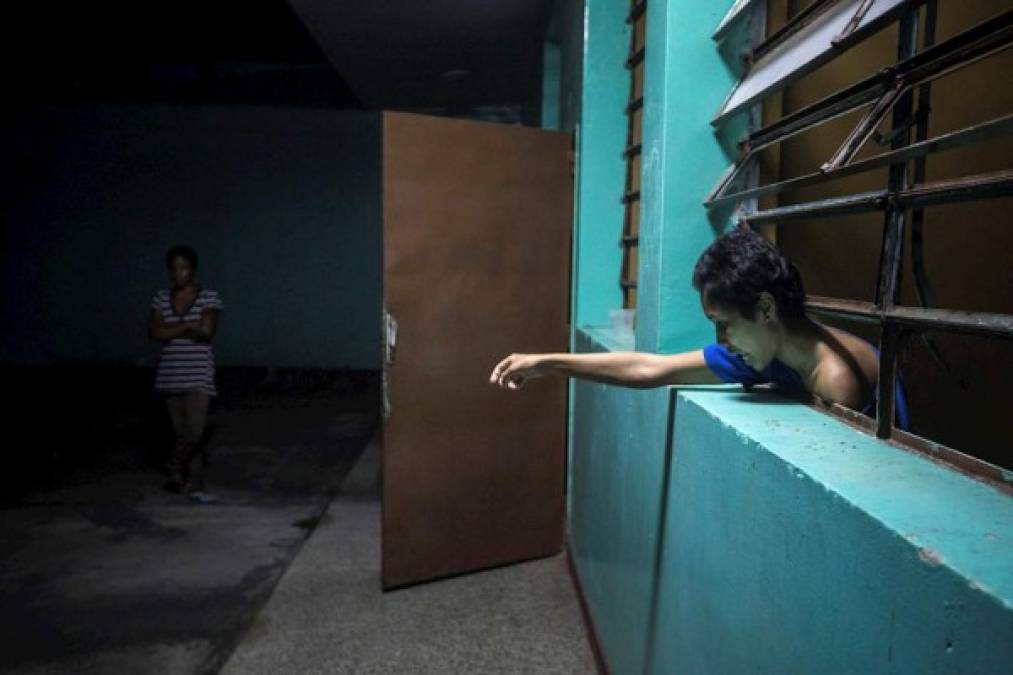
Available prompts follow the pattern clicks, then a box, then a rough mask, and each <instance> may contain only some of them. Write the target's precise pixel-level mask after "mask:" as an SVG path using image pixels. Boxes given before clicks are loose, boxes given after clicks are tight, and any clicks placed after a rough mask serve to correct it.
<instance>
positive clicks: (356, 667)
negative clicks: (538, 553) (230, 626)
mask: <svg viewBox="0 0 1013 675" xmlns="http://www.w3.org/2000/svg"><path fill="white" fill-rule="evenodd" d="M378 455H379V451H378V449H377V447H376V446H375V445H371V446H370V449H368V450H367V452H366V453H365V454H364V455H363V457H362V459H361V460H360V464H359V465H358V466H357V467H356V470H354V471H353V472H352V474H351V475H350V476H349V479H348V481H347V483H348V491H347V493H346V491H345V490H344V489H343V490H342V494H341V495H339V496H338V497H337V498H336V499H335V500H334V501H333V502H331V504H330V506H329V508H328V510H327V513H326V514H325V515H324V517H323V518H322V519H321V522H320V524H319V525H318V526H317V528H316V530H315V531H314V532H313V535H312V537H311V538H310V539H309V540H308V541H307V543H306V545H305V546H304V547H303V549H302V550H301V551H300V553H299V556H298V557H297V558H296V560H295V561H294V562H293V563H292V565H291V566H290V567H289V569H288V571H287V572H286V573H285V576H284V578H283V579H282V580H281V582H280V583H279V584H278V587H277V588H276V589H275V591H274V593H273V594H272V596H271V599H270V600H269V601H268V603H267V605H266V606H265V607H264V609H263V610H262V611H261V612H260V613H259V614H258V616H257V618H256V621H255V622H254V625H253V627H252V628H251V629H250V631H249V632H247V633H246V635H245V636H244V638H243V640H242V642H241V643H240V644H239V646H238V648H237V649H236V651H235V652H234V653H233V654H232V657H231V658H230V659H229V661H228V662H227V663H226V665H225V668H224V669H223V670H222V674H223V675H259V674H261V673H263V674H265V675H266V674H272V675H273V674H276V673H299V674H305V675H311V674H313V673H321V674H323V673H329V674H333V675H339V674H345V673H347V674H349V675H352V674H355V675H360V674H361V675H370V674H377V675H379V674H384V675H398V674H402V673H403V674H406V675H407V674H409V673H410V674H413V675H414V674H419V675H424V674H433V675H437V674H440V675H442V674H448V673H466V674H472V673H482V674H497V673H518V674H521V673H527V674H530V673H546V674H548V673H560V674H562V673H567V674H569V673H573V674H581V675H584V674H589V673H594V672H596V669H595V662H594V656H593V653H592V651H591V648H590V645H589V642H588V639H587V636H586V634H585V630H584V625H583V623H582V620H581V615H580V607H579V605H578V601H577V597H576V594H575V592H574V589H573V585H572V583H571V581H570V577H569V573H568V571H567V569H566V562H565V560H564V558H563V556H561V555H560V556H555V557H552V558H547V559H542V560H537V561H532V562H526V563H521V564H517V565H510V566H507V567H501V568H498V569H494V570H489V571H485V572H480V573H476V574H469V575H464V576H460V577H456V578H453V579H447V580H442V581H437V582H433V583H429V584H422V585H419V586H413V587H410V588H403V589H399V590H395V591H391V592H389V593H383V592H382V591H381V589H380V503H379V501H377V499H375V497H371V495H370V492H371V491H370V489H369V485H370V484H373V480H371V478H370V477H371V476H376V475H378V474H376V473H374V472H372V471H371V470H369V467H372V466H375V465H376V463H377V462H378ZM364 467H366V468H365V470H364Z"/></svg>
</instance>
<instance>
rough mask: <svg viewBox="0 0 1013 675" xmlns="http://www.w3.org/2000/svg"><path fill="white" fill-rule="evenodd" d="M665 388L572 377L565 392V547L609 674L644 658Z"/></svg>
mask: <svg viewBox="0 0 1013 675" xmlns="http://www.w3.org/2000/svg"><path fill="white" fill-rule="evenodd" d="M606 345H609V346H608V347H607V346H606ZM576 346H577V351H580V352H598V351H608V350H609V349H610V348H617V347H618V348H622V347H624V346H625V345H615V344H614V343H613V342H612V341H611V340H610V339H609V336H608V335H607V334H604V335H603V334H602V333H600V332H594V331H592V332H590V333H588V332H585V331H578V334H577V345H576ZM668 397H669V394H668V391H667V390H665V389H655V390H646V391H644V390H632V389H621V388H618V387H609V386H606V385H602V384H595V383H590V382H576V383H575V385H574V393H573V396H572V398H571V401H572V404H573V409H574V417H575V424H574V427H573V445H572V448H573V450H572V453H573V454H572V460H571V464H570V508H569V516H568V517H569V522H568V527H569V537H570V551H571V555H572V556H573V560H574V564H575V566H576V568H577V571H578V574H579V576H580V579H581V583H582V587H583V590H584V596H585V598H586V599H587V602H588V604H589V605H590V608H591V613H592V616H593V620H594V623H595V627H596V629H597V632H598V636H599V638H600V639H601V643H602V645H601V646H602V650H603V651H604V653H605V657H606V660H607V662H608V665H609V668H610V670H611V672H612V673H615V674H616V675H619V674H621V673H640V672H642V668H643V664H644V663H645V654H646V649H647V636H648V635H649V634H650V631H649V619H650V608H651V600H652V598H653V597H655V585H656V584H655V576H656V573H655V559H656V555H657V542H658V540H659V537H660V534H661V530H660V527H661V525H662V520H661V515H660V513H661V506H662V503H663V502H662V479H663V476H664V475H665V471H664V463H665V436H666V427H667V425H666V414H667V405H666V403H667V400H668Z"/></svg>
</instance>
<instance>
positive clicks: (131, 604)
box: [0, 395, 595, 675]
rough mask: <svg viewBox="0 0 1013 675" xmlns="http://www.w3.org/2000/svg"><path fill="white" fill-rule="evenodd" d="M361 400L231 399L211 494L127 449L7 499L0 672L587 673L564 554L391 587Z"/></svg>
mask: <svg viewBox="0 0 1013 675" xmlns="http://www.w3.org/2000/svg"><path fill="white" fill-rule="evenodd" d="M359 403H361V401H360V402H356V401H349V400H348V398H347V396H337V397H334V396H328V395H323V396H321V395H314V396H311V397H308V398H305V397H304V398H298V397H295V398H282V399H278V398H274V399H270V400H261V401H254V400H247V401H245V402H243V403H242V404H241V405H239V406H234V407H233V408H232V409H226V410H222V411H220V412H219V413H218V416H217V417H218V419H217V422H216V432H215V436H214V440H213V442H212V452H213V455H212V457H213V459H212V463H211V466H210V469H209V491H210V492H212V493H213V494H215V495H216V496H217V497H218V499H219V501H218V502H217V503H214V504H207V505H202V504H196V503H193V502H190V501H188V500H186V499H185V498H182V497H179V496H176V495H171V494H168V493H165V492H162V491H161V489H160V486H161V483H162V481H163V476H162V475H161V474H159V473H158V472H157V471H154V470H152V469H150V468H147V467H145V466H143V464H141V463H139V462H138V461H136V460H137V458H136V455H137V453H136V451H131V450H130V449H129V448H121V449H119V450H116V451H111V452H109V453H108V454H107V455H106V456H104V457H103V458H102V461H101V462H100V463H99V464H98V465H89V467H88V469H87V470H83V471H81V472H80V473H79V475H74V476H71V477H67V476H63V477H61V479H60V480H59V481H55V482H54V483H53V484H51V485H49V486H48V487H44V488H39V489H34V488H33V490H31V491H30V492H29V493H28V494H26V495H25V496H24V497H22V498H20V501H19V502H18V503H17V504H13V505H8V506H7V507H6V508H3V509H2V511H0V515H2V521H0V635H2V636H3V649H2V650H0V673H12V674H13V673H17V674H18V675H35V674H39V675H50V674H55V673H61V674H63V673H75V675H77V674H88V673H102V674H104V673H115V674H116V675H130V674H133V673H137V674H148V673H157V674H159V675H162V674H168V675H174V674H177V673H178V674H180V675H184V674H185V675H190V674H203V673H215V672H219V671H220V670H221V671H222V672H225V673H230V674H235V673H242V674H247V673H251V674H256V673H299V674H302V673H316V672H320V673H392V674H396V673H514V672H516V673H593V672H594V670H595V668H594V661H593V657H592V654H591V651H590V648H589V646H588V642H587V639H586V636H585V633H584V628H583V625H582V623H581V618H580V610H579V607H578V605H577V600H576V597H575V595H574V591H573V588H572V585H571V582H570V579H569V576H568V574H567V571H566V568H565V563H564V561H563V559H562V557H554V558H550V559H545V560H540V561H534V562H528V563H523V564H519V565H513V566H509V567H504V568H500V569H497V570H491V571H487V572H482V573H479V574H472V575H467V576H462V577H459V578H455V579H450V580H445V581H440V582H436V583H431V584H425V585H421V586H416V587H412V588H407V589H402V590H398V591H393V592H391V593H386V594H385V593H382V592H381V591H380V581H379V546H380V544H379V541H380V540H379V536H380V524H379V513H380V505H379V501H378V495H379V475H380V474H379V448H378V446H377V445H376V443H375V442H374V443H367V441H368V439H369V438H370V437H371V436H372V434H373V431H374V428H375V427H374V420H375V417H374V415H373V414H372V413H370V412H369V411H368V410H367V409H364V408H363V406H362V405H359ZM335 495H338V496H337V498H335V499H333V501H332V498H333V497H334V496H335ZM307 536H309V538H308V539H307ZM223 664H224V669H223Z"/></svg>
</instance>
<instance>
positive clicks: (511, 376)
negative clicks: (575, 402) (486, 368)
mask: <svg viewBox="0 0 1013 675" xmlns="http://www.w3.org/2000/svg"><path fill="white" fill-rule="evenodd" d="M546 375H563V376H568V377H576V378H579V379H583V380H592V381H594V382H604V383H606V384H615V385H619V386H623V387H634V388H637V389H648V388H651V387H660V386H663V385H668V384H720V383H721V380H720V378H718V376H717V375H715V374H714V373H712V372H711V370H710V369H709V368H708V367H707V362H706V361H705V360H704V356H703V350H701V349H698V350H696V351H691V352H683V353H681V354H650V353H647V352H609V353H605V354H511V355H510V356H508V357H506V358H505V359H503V360H502V361H500V362H499V364H497V365H496V367H495V368H494V369H493V371H492V374H491V375H490V376H489V382H491V383H493V384H498V385H499V386H501V387H505V388H507V389H520V388H521V387H522V386H524V383H525V382H527V381H528V380H530V379H533V378H536V377H544V376H546Z"/></svg>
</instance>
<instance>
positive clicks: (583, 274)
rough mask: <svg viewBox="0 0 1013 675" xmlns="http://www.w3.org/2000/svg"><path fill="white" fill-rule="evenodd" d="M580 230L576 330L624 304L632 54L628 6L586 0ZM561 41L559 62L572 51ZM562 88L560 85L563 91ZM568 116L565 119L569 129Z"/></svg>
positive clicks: (603, 319)
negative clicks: (626, 148)
mask: <svg viewBox="0 0 1013 675" xmlns="http://www.w3.org/2000/svg"><path fill="white" fill-rule="evenodd" d="M584 12H585V14H584V31H583V33H582V35H583V37H584V40H583V43H582V45H583V58H582V63H583V69H582V75H581V79H580V83H581V85H580V86H581V89H580V135H579V137H578V140H579V146H578V148H577V159H578V162H579V166H578V168H577V191H576V195H577V200H576V205H575V212H576V219H577V221H576V222H577V227H576V231H575V233H574V273H575V275H576V277H575V292H574V298H573V302H574V325H576V326H603V325H608V323H609V314H608V312H609V310H610V309H614V308H618V307H620V306H621V304H622V297H621V293H620V288H619V266H620V261H621V252H620V249H619V247H618V246H617V242H618V241H619V237H620V234H621V232H622V223H623V205H622V203H621V202H620V198H621V197H622V194H623V190H624V176H625V173H624V172H625V166H626V165H625V163H624V161H623V157H622V152H623V148H624V146H625V143H626V115H625V114H624V112H623V111H624V108H625V106H626V103H627V97H628V94H629V92H628V87H629V74H628V72H627V71H626V68H625V67H624V66H623V64H624V62H625V60H626V53H627V51H628V49H629V27H628V26H627V24H626V23H625V19H626V6H625V5H622V4H617V3H613V2H607V1H606V0H587V4H586V5H585V8H584ZM565 45H566V42H565V41H564V64H565V59H567V58H569V56H568V54H569V50H568V49H567V47H566V46H565ZM565 91H566V86H565V84H564V93H565ZM567 114H568V113H567V111H566V109H565V107H564V112H563V117H564V123H563V124H564V126H563V128H564V129H566V128H567V127H566V123H567V122H566V116H567Z"/></svg>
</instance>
